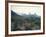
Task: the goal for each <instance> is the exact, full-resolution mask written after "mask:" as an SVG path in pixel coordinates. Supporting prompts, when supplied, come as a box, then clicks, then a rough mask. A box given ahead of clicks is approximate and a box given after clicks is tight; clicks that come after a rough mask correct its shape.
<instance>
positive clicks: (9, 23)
mask: <svg viewBox="0 0 46 37" xmlns="http://www.w3.org/2000/svg"><path fill="white" fill-rule="evenodd" d="M11 5H27V4H18V3H8V34H24V33H41V32H43V5H41V4H40V5H36V4H33V5H32V4H28V6H40V7H41V30H31V31H12V32H11Z"/></svg>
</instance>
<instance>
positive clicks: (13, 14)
mask: <svg viewBox="0 0 46 37" xmlns="http://www.w3.org/2000/svg"><path fill="white" fill-rule="evenodd" d="M11 16H19V15H18V14H16V13H15V12H14V11H12V10H11Z"/></svg>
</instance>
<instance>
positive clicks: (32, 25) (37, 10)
mask: <svg viewBox="0 0 46 37" xmlns="http://www.w3.org/2000/svg"><path fill="white" fill-rule="evenodd" d="M43 4H44V3H35V2H34V3H33V2H32V3H31V2H30V3H29V2H25V3H24V2H19V3H18V2H12V3H11V2H10V3H8V34H11V35H19V34H20V35H22V34H24V35H25V34H33V33H34V34H35V33H36V34H37V33H41V34H42V33H44V25H43V24H44V23H43V21H44V18H43V16H44V14H43V12H44V10H43V9H44V8H43V7H44V5H43Z"/></svg>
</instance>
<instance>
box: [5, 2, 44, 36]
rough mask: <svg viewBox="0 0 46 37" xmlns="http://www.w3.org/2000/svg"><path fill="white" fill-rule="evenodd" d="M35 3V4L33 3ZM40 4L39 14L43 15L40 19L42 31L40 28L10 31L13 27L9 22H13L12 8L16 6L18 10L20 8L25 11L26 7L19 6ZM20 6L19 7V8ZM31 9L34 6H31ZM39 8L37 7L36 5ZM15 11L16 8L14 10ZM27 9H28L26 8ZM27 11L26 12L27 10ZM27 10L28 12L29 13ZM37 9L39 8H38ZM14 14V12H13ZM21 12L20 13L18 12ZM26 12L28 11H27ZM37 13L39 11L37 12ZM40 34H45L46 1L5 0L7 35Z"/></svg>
mask: <svg viewBox="0 0 46 37" xmlns="http://www.w3.org/2000/svg"><path fill="white" fill-rule="evenodd" d="M32 4H33V5H32ZM13 5H14V6H15V7H14V6H13ZM18 5H19V6H20V7H21V6H27V5H28V6H40V7H39V9H40V11H39V10H38V11H39V13H40V12H41V13H40V14H39V15H40V16H41V18H42V20H41V21H40V23H41V24H40V28H41V31H39V30H36V31H35V30H34V31H32V30H30V31H26V30H25V31H23V30H22V31H15V32H14V31H13V30H12V31H13V32H12V31H9V30H10V29H12V27H11V25H10V24H11V23H9V21H10V22H11V18H10V17H11V16H10V15H11V11H10V8H11V9H13V10H14V8H15V9H16V12H17V11H19V10H18V9H20V12H23V10H25V7H22V8H23V9H22V8H20V7H19V6H18ZM11 6H13V7H14V8H13V7H11ZM18 7H19V8H18ZM28 8H29V7H26V9H28ZM30 8H31V10H32V8H33V7H30ZM30 8H29V10H28V11H30ZM36 8H37V7H36ZM14 11H15V10H14ZM26 11H27V10H26ZM26 11H25V12H26ZM28 11H27V14H29V13H28ZM34 11H35V8H34ZM36 11H37V9H36ZM12 14H13V13H12ZM18 14H19V13H18ZM25 14H26V13H25ZM36 14H37V13H36ZM39 34H45V3H44V2H27V1H6V2H5V36H22V35H39Z"/></svg>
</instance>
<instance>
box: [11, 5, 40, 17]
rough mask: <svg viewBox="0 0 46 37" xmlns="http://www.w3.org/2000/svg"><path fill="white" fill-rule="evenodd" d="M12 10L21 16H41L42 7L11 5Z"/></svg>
mask: <svg viewBox="0 0 46 37" xmlns="http://www.w3.org/2000/svg"><path fill="white" fill-rule="evenodd" d="M11 10H13V11H14V12H16V13H17V14H19V15H22V14H27V15H28V14H37V15H38V16H40V15H41V12H40V11H41V7H40V6H31V5H11Z"/></svg>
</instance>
